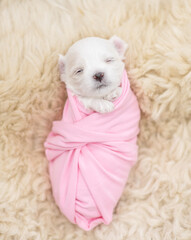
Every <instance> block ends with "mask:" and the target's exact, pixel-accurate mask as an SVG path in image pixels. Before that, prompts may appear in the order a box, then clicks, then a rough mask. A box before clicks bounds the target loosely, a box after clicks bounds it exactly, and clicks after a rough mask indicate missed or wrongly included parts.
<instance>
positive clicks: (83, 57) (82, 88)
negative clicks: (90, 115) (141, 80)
mask: <svg viewBox="0 0 191 240" xmlns="http://www.w3.org/2000/svg"><path fill="white" fill-rule="evenodd" d="M126 49H127V44H126V43H125V42H124V41H123V40H121V39H120V38H118V37H116V36H113V37H112V38H111V39H109V40H106V39H102V38H97V37H89V38H84V39H82V40H79V41H78V42H76V43H75V44H74V45H72V46H71V47H70V48H69V50H68V52H67V54H66V55H65V56H62V55H60V57H59V70H60V75H61V81H64V82H65V83H66V87H67V88H69V89H70V90H71V91H72V92H73V93H74V94H77V95H80V96H83V97H91V98H92V97H93V98H99V97H103V96H105V95H107V94H108V93H109V92H111V91H112V90H114V89H115V88H116V87H118V86H119V85H120V81H121V77H122V74H123V69H124V63H123V62H122V60H123V58H124V54H125V51H126Z"/></svg>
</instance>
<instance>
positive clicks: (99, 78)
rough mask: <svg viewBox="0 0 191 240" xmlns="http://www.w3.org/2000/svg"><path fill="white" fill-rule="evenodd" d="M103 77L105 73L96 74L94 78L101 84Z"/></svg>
mask: <svg viewBox="0 0 191 240" xmlns="http://www.w3.org/2000/svg"><path fill="white" fill-rule="evenodd" d="M103 77H104V73H103V72H98V73H96V74H94V76H93V78H94V79H95V80H96V81H98V82H101V81H102V79H103Z"/></svg>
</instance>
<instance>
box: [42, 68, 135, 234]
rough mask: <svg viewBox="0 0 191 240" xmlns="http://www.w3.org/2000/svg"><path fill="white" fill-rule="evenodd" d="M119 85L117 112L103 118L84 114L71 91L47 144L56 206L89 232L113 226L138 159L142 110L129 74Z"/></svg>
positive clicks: (104, 115) (98, 115)
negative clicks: (118, 206)
mask: <svg viewBox="0 0 191 240" xmlns="http://www.w3.org/2000/svg"><path fill="white" fill-rule="evenodd" d="M121 86H122V94H121V96H120V97H119V98H117V99H116V100H115V101H114V106H115V109H114V111H112V112H110V113H105V114H101V113H97V112H94V111H90V110H89V111H88V110H85V109H84V107H83V106H82V104H81V103H79V101H78V99H77V97H76V96H73V95H72V94H71V92H70V91H69V90H68V99H67V101H66V104H65V108H64V112H63V117H62V120H61V121H55V122H54V123H53V127H52V131H51V132H50V134H49V136H48V138H47V140H46V142H45V148H46V156H47V159H48V161H49V172H50V179H51V183H52V189H53V195H54V198H55V201H56V203H57V205H58V206H59V208H60V210H61V211H62V212H63V213H64V214H65V216H66V217H67V218H68V219H69V220H70V221H71V222H72V223H75V224H78V225H79V226H80V227H81V228H82V229H84V230H87V231H88V230H91V229H92V228H94V227H95V226H97V225H98V224H100V223H104V224H109V223H110V222H111V220H112V213H113V210H114V208H115V206H116V204H117V202H118V200H119V198H120V196H121V194H122V192H123V189H124V186H125V184H126V181H127V178H128V174H129V171H130V169H131V167H132V166H133V165H134V164H135V162H136V160H137V144H136V140H137V134H138V132H139V126H138V125H139V119H140V110H139V106H138V103H137V99H136V97H135V95H134V94H133V92H132V91H131V89H130V83H129V80H128V78H127V74H126V71H125V70H124V73H123V77H122V81H121Z"/></svg>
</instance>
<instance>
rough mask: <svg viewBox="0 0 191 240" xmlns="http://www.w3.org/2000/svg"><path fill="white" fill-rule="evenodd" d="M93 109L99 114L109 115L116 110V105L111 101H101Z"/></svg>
mask: <svg viewBox="0 0 191 240" xmlns="http://www.w3.org/2000/svg"><path fill="white" fill-rule="evenodd" d="M92 109H93V110H94V111H96V112H99V113H108V112H111V111H113V110H114V105H113V103H112V102H110V101H107V100H100V101H97V103H96V104H94V106H92Z"/></svg>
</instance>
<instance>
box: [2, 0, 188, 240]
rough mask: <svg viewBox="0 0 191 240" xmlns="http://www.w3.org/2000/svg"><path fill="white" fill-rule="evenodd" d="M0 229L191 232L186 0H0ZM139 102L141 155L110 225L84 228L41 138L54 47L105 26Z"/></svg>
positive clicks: (10, 234) (157, 239)
mask: <svg viewBox="0 0 191 240" xmlns="http://www.w3.org/2000/svg"><path fill="white" fill-rule="evenodd" d="M0 19H1V21H0V39H1V40H0V54H1V55H0V149H1V152H0V158H1V163H0V239H2V240H4V239H6V240H11V239H14V240H17V239H19V240H27V239H30V240H32V239H35V240H41V239H42V240H45V239H50V240H53V239H54V240H60V239H64V240H74V239H78V240H86V239H88V240H89V239H92V240H95V239H96V240H97V239H98V240H103V239H104V240H126V239H127V240H135V239H136V240H139V239H140V240H151V239H152V240H161V239H163V240H175V239H178V240H190V239H191V161H190V160H191V137H190V136H191V120H190V119H191V1H190V0H181V1H180V0H168V1H166V0H155V1H151V0H144V1H142V0H137V1H133V2H132V1H131V0H121V1H118V0H104V1H103V0H96V1H91V0H86V1H83V0H77V1H74V0H73V1H69V0H68V1H62V0H54V1H53V0H45V1H42V0H34V1H29V0H26V1H19V0H15V1H9V0H2V1H1V2H0ZM114 34H116V35H117V36H119V37H121V38H122V39H124V40H125V41H126V42H127V43H128V45H129V48H128V51H127V52H126V60H125V63H126V69H127V70H128V75H129V77H130V80H131V86H132V89H133V90H134V92H135V93H136V95H137V97H138V100H139V103H140V107H141V110H142V120H141V132H140V135H139V141H138V142H139V158H138V163H137V164H136V166H135V167H134V169H133V170H132V172H131V174H130V177H129V180H128V184H127V185H126V188H125V191H124V193H123V195H122V198H121V200H120V202H119V204H118V206H117V208H116V211H115V213H114V218H113V221H112V223H111V224H110V225H109V226H104V225H100V226H99V227H97V228H96V229H94V230H93V231H92V232H88V233H85V232H84V231H83V230H81V229H79V228H78V227H77V226H74V225H72V224H71V223H69V221H68V220H67V219H66V218H65V217H64V216H63V215H62V214H61V213H60V211H59V210H58V208H57V207H56V204H55V202H54V200H53V197H52V192H51V187H50V182H49V177H48V172H47V160H46V158H45V154H44V147H43V143H44V140H45V139H46V137H47V134H48V133H49V131H50V129H51V124H52V121H53V120H55V119H60V118H61V113H62V109H63V106H64V102H65V99H66V92H65V90H64V84H63V83H61V82H60V80H59V73H58V65H57V62H58V61H57V60H58V54H59V53H63V55H64V54H65V53H66V51H67V49H68V48H69V47H70V46H71V45H72V44H73V43H74V42H75V41H77V40H79V39H81V38H84V37H89V36H98V37H103V38H110V37H111V36H112V35H114Z"/></svg>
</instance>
